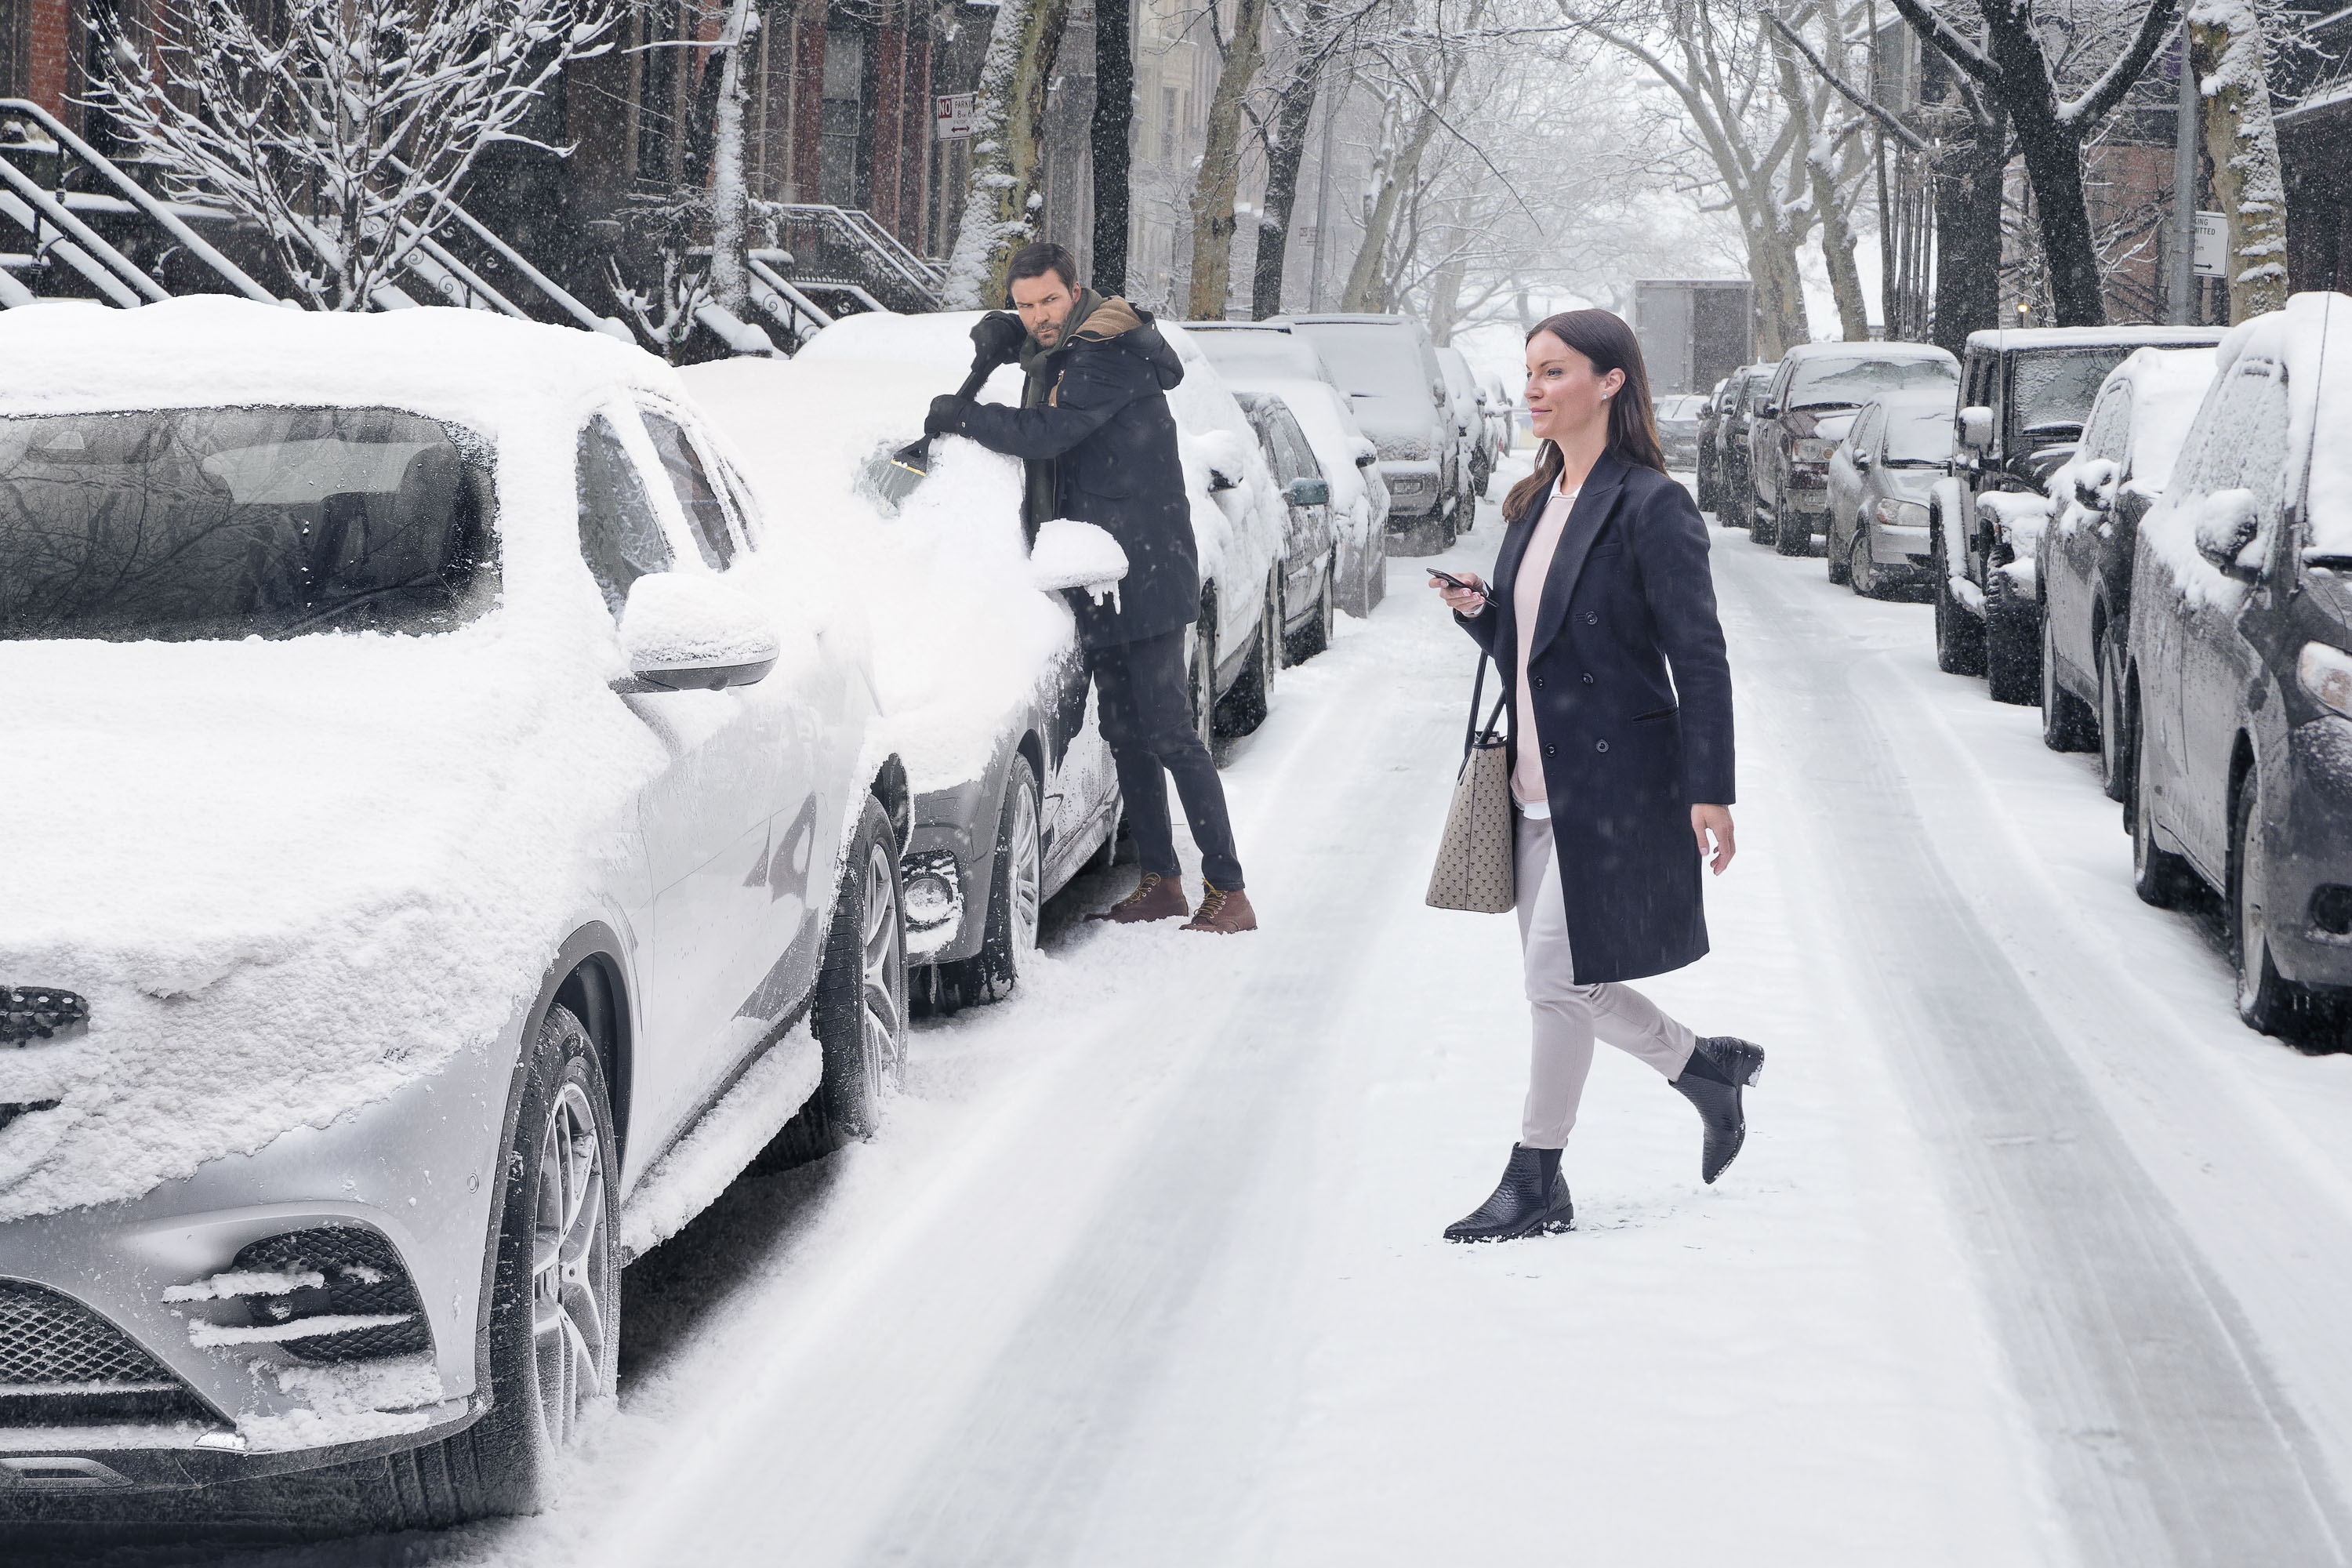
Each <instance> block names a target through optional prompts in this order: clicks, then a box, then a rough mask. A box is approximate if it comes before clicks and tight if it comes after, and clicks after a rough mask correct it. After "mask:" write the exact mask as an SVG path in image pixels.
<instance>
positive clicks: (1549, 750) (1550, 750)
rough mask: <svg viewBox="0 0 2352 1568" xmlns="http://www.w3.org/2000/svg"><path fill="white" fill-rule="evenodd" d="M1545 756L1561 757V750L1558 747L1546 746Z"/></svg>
mask: <svg viewBox="0 0 2352 1568" xmlns="http://www.w3.org/2000/svg"><path fill="white" fill-rule="evenodd" d="M1544 755H1545V756H1547V757H1556V756H1558V755H1559V747H1558V746H1546V747H1545V748H1544Z"/></svg>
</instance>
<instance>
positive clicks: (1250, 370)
mask: <svg viewBox="0 0 2352 1568" xmlns="http://www.w3.org/2000/svg"><path fill="white" fill-rule="evenodd" d="M1192 341H1193V342H1196V343H1198V344H1200V345H1201V353H1202V354H1203V355H1204V356H1206V358H1207V359H1208V362H1209V363H1211V364H1213V365H1215V366H1216V367H1217V368H1218V369H1219V370H1221V371H1223V372H1225V373H1226V374H1232V375H1238V376H1253V375H1255V376H1280V377H1286V378H1289V379H1292V380H1305V381H1321V380H1322V379H1323V364H1322V362H1321V361H1320V360H1319V359H1318V358H1317V357H1316V353H1315V351H1314V350H1313V349H1311V348H1309V347H1308V346H1307V345H1306V344H1305V343H1302V342H1299V341H1298V340H1297V338H1294V337H1292V336H1291V335H1290V334H1289V333H1288V332H1267V331H1255V332H1253V331H1239V332H1236V331H1205V332H1194V333H1193V334H1192Z"/></svg>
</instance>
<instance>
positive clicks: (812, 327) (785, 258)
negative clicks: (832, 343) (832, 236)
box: [744, 250, 833, 352]
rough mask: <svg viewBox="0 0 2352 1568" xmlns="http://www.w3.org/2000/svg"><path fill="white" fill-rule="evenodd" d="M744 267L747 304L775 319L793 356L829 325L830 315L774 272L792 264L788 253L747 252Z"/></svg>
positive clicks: (783, 251) (779, 273)
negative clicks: (748, 280)
mask: <svg viewBox="0 0 2352 1568" xmlns="http://www.w3.org/2000/svg"><path fill="white" fill-rule="evenodd" d="M744 263H745V266H746V268H747V269H748V270H749V271H750V272H751V302H752V303H753V304H755V305H757V306H759V307H760V309H761V310H765V311H767V312H768V314H770V315H771V316H773V317H774V318H775V319H776V322H777V324H778V325H779V326H781V327H782V328H783V329H784V335H785V336H786V337H788V338H790V339H791V340H792V342H793V350H794V352H798V350H799V349H800V346H801V345H802V344H803V343H805V342H808V341H809V339H810V338H811V337H813V336H814V335H815V334H816V333H818V332H820V331H824V329H825V328H827V327H829V326H831V325H833V314H832V312H831V311H829V310H825V309H824V307H823V306H821V305H819V304H818V303H817V302H816V301H815V300H812V299H810V298H809V297H808V296H807V295H806V294H803V293H802V292H801V291H800V289H799V288H798V287H797V286H795V285H794V284H793V283H792V282H791V281H789V280H788V279H785V277H784V276H783V274H782V272H781V271H779V270H778V268H786V267H790V266H791V265H792V264H793V257H792V252H790V251H788V250H753V251H750V252H747V253H746V254H745V257H744Z"/></svg>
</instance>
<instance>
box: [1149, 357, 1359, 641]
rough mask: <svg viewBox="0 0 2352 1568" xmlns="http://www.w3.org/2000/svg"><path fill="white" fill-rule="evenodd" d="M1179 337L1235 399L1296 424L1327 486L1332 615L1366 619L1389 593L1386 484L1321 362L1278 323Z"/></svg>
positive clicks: (1344, 399)
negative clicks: (1333, 570)
mask: <svg viewBox="0 0 2352 1568" xmlns="http://www.w3.org/2000/svg"><path fill="white" fill-rule="evenodd" d="M1184 331H1185V335H1186V336H1188V337H1189V338H1191V339H1192V341H1193V342H1195V343H1197V344H1199V345H1200V348H1201V352H1202V353H1203V354H1205V355H1207V356H1208V359H1209V362H1210V363H1212V364H1214V365H1215V366H1216V367H1217V374H1219V375H1221V376H1223V378H1224V381H1225V384H1226V385H1227V386H1228V387H1230V388H1232V390H1233V391H1234V394H1235V395H1236V396H1239V395H1244V394H1248V393H1263V394H1267V395H1273V396H1276V397H1278V398H1280V399H1282V401H1283V402H1284V403H1285V404H1286V405H1288V407H1289V409H1290V412H1291V414H1292V415H1293V416H1296V417H1297V420H1298V423H1299V427H1300V428H1301V429H1303V430H1304V431H1305V432H1306V435H1307V441H1308V443H1309V444H1310V445H1312V447H1314V449H1315V459H1316V464H1317V466H1318V468H1319V469H1320V470H1321V473H1322V476H1323V478H1324V479H1326V480H1328V482H1329V484H1330V486H1331V503H1330V504H1331V516H1332V521H1333V524H1334V527H1335V529H1336V531H1337V532H1338V534H1339V589H1338V599H1339V608H1341V609H1342V610H1345V611H1347V612H1348V614H1349V615H1351V616H1369V615H1370V614H1371V613H1372V607H1373V606H1374V605H1378V604H1379V603H1380V602H1381V597H1382V595H1385V594H1386V593H1387V591H1388V558H1389V557H1388V521H1389V490H1388V485H1387V483H1386V482H1385V481H1384V480H1382V479H1381V470H1380V454H1379V450H1378V448H1376V447H1374V446H1373V445H1372V442H1371V439H1370V437H1368V436H1366V435H1365V434H1364V428H1363V426H1361V425H1360V424H1358V423H1357V420H1356V414H1355V409H1354V407H1353V406H1352V405H1350V403H1349V398H1348V395H1347V394H1346V393H1344V392H1342V391H1340V390H1339V384H1338V383H1337V382H1336V381H1334V380H1333V379H1332V376H1331V372H1330V369H1329V367H1328V366H1327V365H1326V364H1325V363H1323V356H1322V355H1321V354H1319V353H1316V351H1315V346H1314V345H1313V344H1312V343H1310V342H1307V339H1306V338H1305V337H1304V336H1303V335H1301V334H1299V333H1297V332H1295V331H1292V330H1291V328H1290V327H1289V326H1287V325H1286V324H1285V323H1283V322H1280V321H1208V322H1197V321H1196V322H1188V323H1187V324H1186V325H1185V328H1184Z"/></svg>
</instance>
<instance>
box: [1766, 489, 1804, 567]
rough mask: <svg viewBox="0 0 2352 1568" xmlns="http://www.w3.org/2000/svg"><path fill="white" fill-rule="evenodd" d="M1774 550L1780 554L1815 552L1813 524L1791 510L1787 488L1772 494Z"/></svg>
mask: <svg viewBox="0 0 2352 1568" xmlns="http://www.w3.org/2000/svg"><path fill="white" fill-rule="evenodd" d="M1772 550H1773V552H1774V553H1775V554H1779V555H1810V554H1811V553H1812V552H1813V525H1812V524H1811V522H1809V521H1806V520H1805V519H1804V518H1802V517H1800V516H1799V515H1798V514H1797V513H1796V512H1794V511H1792V510H1790V508H1789V493H1788V491H1786V490H1779V491H1775V492H1774V493H1773V496H1772Z"/></svg>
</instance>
